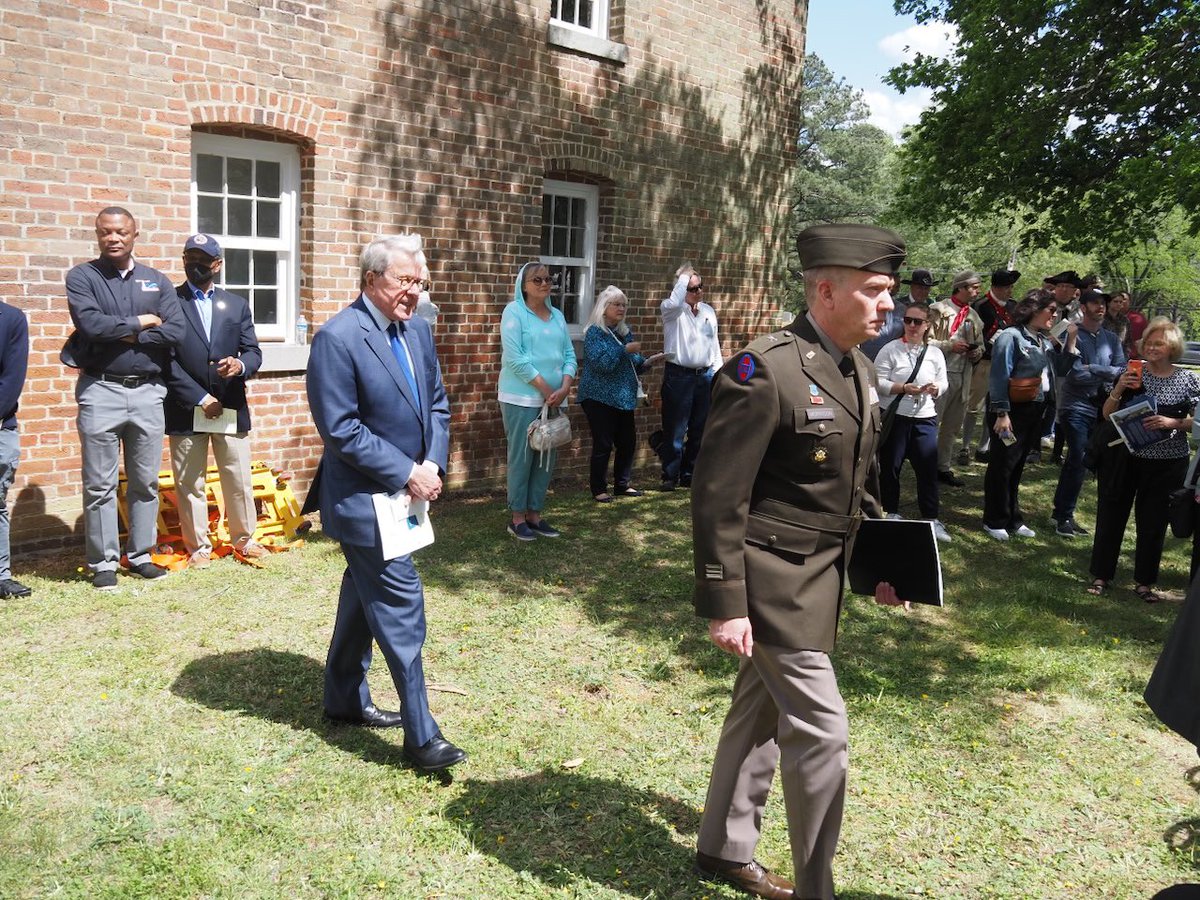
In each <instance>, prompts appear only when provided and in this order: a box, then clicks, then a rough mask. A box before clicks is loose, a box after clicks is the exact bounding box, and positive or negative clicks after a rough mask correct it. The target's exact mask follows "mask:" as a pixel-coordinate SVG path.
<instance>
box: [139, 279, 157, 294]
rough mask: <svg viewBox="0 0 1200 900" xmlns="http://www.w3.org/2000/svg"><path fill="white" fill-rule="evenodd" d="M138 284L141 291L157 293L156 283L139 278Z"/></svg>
mask: <svg viewBox="0 0 1200 900" xmlns="http://www.w3.org/2000/svg"><path fill="white" fill-rule="evenodd" d="M138 284H140V285H141V286H142V290H143V291H157V290H158V282H157V281H146V280H145V279H144V278H139V279H138Z"/></svg>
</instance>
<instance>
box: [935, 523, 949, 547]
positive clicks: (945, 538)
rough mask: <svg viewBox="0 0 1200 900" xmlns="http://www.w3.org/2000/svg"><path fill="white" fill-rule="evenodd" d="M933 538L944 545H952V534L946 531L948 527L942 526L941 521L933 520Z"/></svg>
mask: <svg viewBox="0 0 1200 900" xmlns="http://www.w3.org/2000/svg"><path fill="white" fill-rule="evenodd" d="M933 536H934V537H935V538H937V539H938V540H939V541H941V542H942V543H943V544H948V543H950V532H948V531H947V530H946V526H945V525H943V524H942V522H941V520H940V519H934V520H933Z"/></svg>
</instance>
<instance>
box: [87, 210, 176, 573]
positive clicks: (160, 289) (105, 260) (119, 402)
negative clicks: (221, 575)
mask: <svg viewBox="0 0 1200 900" xmlns="http://www.w3.org/2000/svg"><path fill="white" fill-rule="evenodd" d="M137 236H138V230H137V222H135V221H134V218H133V216H132V215H130V214H129V212H128V211H126V210H124V209H122V208H120V207H119V206H110V207H108V208H107V209H103V210H101V211H100V215H98V216H97V217H96V241H97V243H98V244H99V246H100V257H99V259H94V260H92V261H91V262H86V263H82V264H80V265H78V266H75V268H73V269H71V271H70V272H68V273H67V305H68V307H69V308H70V310H71V321H72V322H74V324H75V333H74V334H72V335H71V338H70V340H69V341H68V342H67V346H66V348H65V349H64V354H63V361H64V362H66V363H67V364H68V365H73V366H76V367H77V368H78V369H79V370H80V371H79V383H78V385H77V387H76V388H75V397H76V399H77V400H78V402H79V418H78V420H77V424H78V429H79V446H80V452H81V455H82V460H83V471H82V476H83V529H84V537H85V541H86V544H87V565H88V569H89V570H91V572H92V584H93V585H94V586H95V587H96V588H98V589H100V590H112V589H113V588H115V587H116V586H117V565H118V563H119V562H120V559H121V547H120V541H119V538H118V534H117V479H118V471H119V463H120V456H121V450H122V445H124V455H125V476H126V482H127V490H126V495H125V500H126V506H127V508H128V513H129V515H128V525H129V535H128V537H127V539H126V542H125V556H126V558H127V564H128V566H129V571H130V573H132V574H134V575H137V576H139V577H141V578H160V577H162V576H163V575H165V574H166V570H165V569H163V568H162V567H160V566H157V565H155V564H154V562H153V561H151V559H150V551H151V550H152V549H153V548H154V544H155V542H156V539H157V535H158V470H159V464H160V462H161V460H162V446H163V429H164V426H163V398H164V397H166V395H167V388H166V385H165V384H164V383H163V377H162V376H163V372H164V371H165V369H166V367H167V365H168V362H169V358H170V353H171V348H172V347H173V346H175V345H176V344H177V343H179V340H180V338H181V337H182V336H183V329H184V319H183V311H182V309H181V308H180V306H179V298H178V297H177V296H176V295H175V287H174V285H172V284H171V280H170V279H169V278H167V276H166V275H164V274H162V273H161V272H159V271H157V270H155V269H151V268H149V267H148V266H143V265H141V264H140V263H138V262H136V261H135V260H134V258H133V245H134V242H135V241H136V240H137Z"/></svg>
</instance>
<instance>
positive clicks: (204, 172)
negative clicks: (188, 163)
mask: <svg viewBox="0 0 1200 900" xmlns="http://www.w3.org/2000/svg"><path fill="white" fill-rule="evenodd" d="M224 187H225V179H224V178H223V177H222V173H221V157H219V156H213V155H211V154H208V153H200V154H197V155H196V189H197V190H200V191H208V192H209V193H213V194H219V193H221V191H222V190H223V189H224Z"/></svg>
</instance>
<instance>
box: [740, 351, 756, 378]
mask: <svg viewBox="0 0 1200 900" xmlns="http://www.w3.org/2000/svg"><path fill="white" fill-rule="evenodd" d="M754 369H755V365H754V357H753V356H751V355H750V354H749V353H743V354H742V355H741V356H740V357H739V358H738V364H737V377H738V381H740V382H741V383H742V384H745V383H746V382H747V381H749V380H750V379H751V378H752V377H754Z"/></svg>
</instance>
